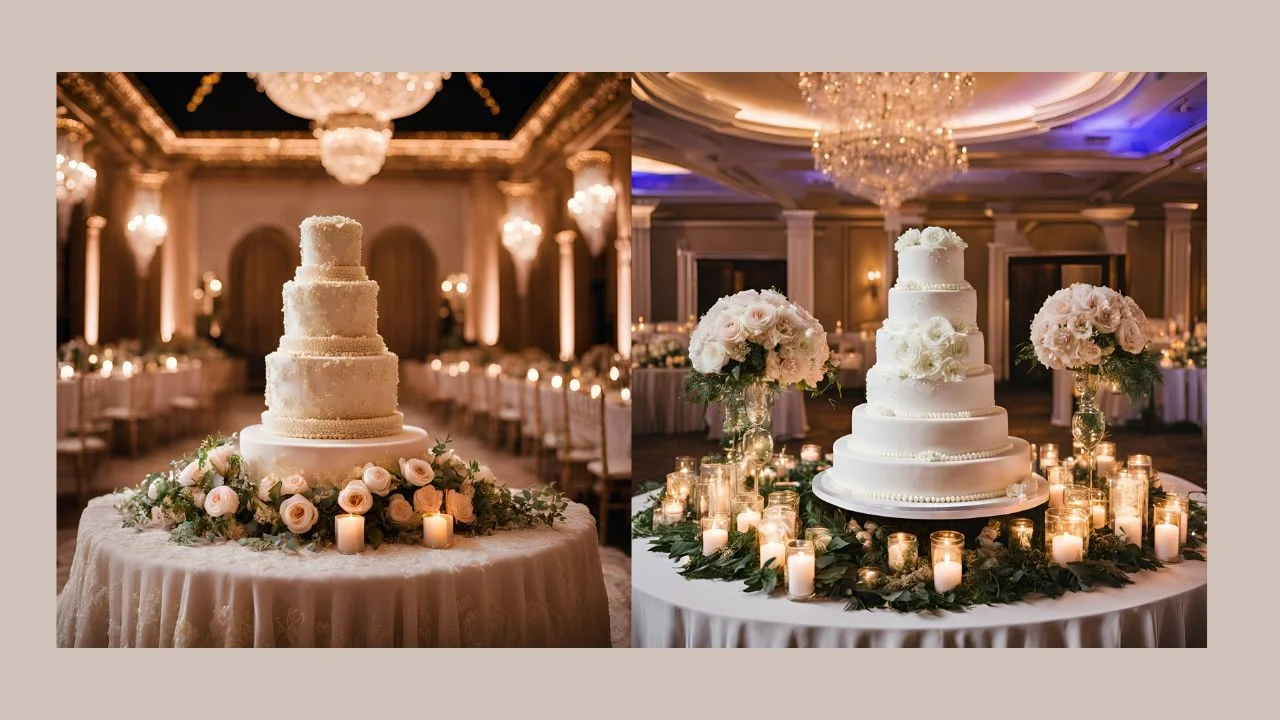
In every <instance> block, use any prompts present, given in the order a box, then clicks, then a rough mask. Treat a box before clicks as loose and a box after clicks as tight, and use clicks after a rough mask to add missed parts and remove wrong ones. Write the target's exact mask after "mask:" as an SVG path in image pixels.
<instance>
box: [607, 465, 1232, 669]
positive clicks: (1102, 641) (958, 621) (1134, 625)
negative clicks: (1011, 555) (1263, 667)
mask: <svg viewBox="0 0 1280 720" xmlns="http://www.w3.org/2000/svg"><path fill="white" fill-rule="evenodd" d="M1161 477H1162V478H1163V479H1164V483H1165V487H1166V488H1168V489H1171V490H1175V489H1176V490H1178V491H1179V492H1186V491H1187V490H1188V489H1196V488H1195V486H1193V485H1191V484H1190V483H1188V482H1186V481H1185V480H1182V479H1181V478H1176V477H1174V476H1171V475H1168V474H1165V473H1161ZM646 497H647V496H639V497H637V498H635V500H634V503H633V511H637V512H638V511H639V510H640V509H641V508H642V507H643V506H644V502H645V499H646ZM631 543H632V545H631V558H632V566H631V572H632V603H631V612H632V622H631V627H632V646H633V647H1205V646H1206V645H1207V619H1206V612H1207V611H1206V608H1207V598H1208V563H1207V562H1200V561H1195V560H1188V561H1184V562H1182V563H1179V564H1175V565H1169V566H1166V567H1165V568H1162V569H1160V570H1158V571H1155V572H1150V571H1148V572H1142V573H1139V574H1137V575H1135V576H1131V577H1132V578H1133V580H1134V583H1133V584H1132V585H1128V586H1126V587H1123V588H1110V587H1098V588H1094V589H1093V590H1091V591H1089V592H1078V593H1067V594H1065V595H1063V596H1062V597H1060V598H1036V599H1032V600H1029V601H1024V602H1018V603H1011V604H1007V605H994V606H979V607H972V608H969V609H967V610H966V611H965V612H948V611H942V612H938V613H934V614H929V613H900V612H897V611H895V610H888V609H876V610H860V611H852V612H850V611H845V610H844V605H843V603H841V602H838V601H828V600H816V601H812V602H791V601H789V600H787V599H786V598H784V597H783V596H781V595H775V596H765V595H763V594H760V593H745V592H743V590H742V583H737V582H734V583H730V582H723V581H718V580H686V579H684V578H683V577H681V576H680V575H678V574H677V572H676V571H677V566H676V565H675V563H674V562H673V561H671V560H670V559H668V558H667V557H666V555H665V554H663V553H655V552H650V551H649V540H648V539H647V538H636V539H634V540H632V541H631ZM922 552H923V551H922Z"/></svg>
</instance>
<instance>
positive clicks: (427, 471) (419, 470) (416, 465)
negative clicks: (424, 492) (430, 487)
mask: <svg viewBox="0 0 1280 720" xmlns="http://www.w3.org/2000/svg"><path fill="white" fill-rule="evenodd" d="M400 474H401V475H404V480H405V482H407V483H409V484H410V485H412V486H414V487H422V486H423V485H426V484H428V483H430V482H431V481H432V480H434V479H435V477H436V471H435V470H432V469H431V463H429V462H427V461H425V460H419V459H418V458H409V459H407V460H406V459H405V458H400Z"/></svg>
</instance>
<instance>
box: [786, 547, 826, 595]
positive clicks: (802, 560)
mask: <svg viewBox="0 0 1280 720" xmlns="http://www.w3.org/2000/svg"><path fill="white" fill-rule="evenodd" d="M783 567H784V569H785V571H786V575H787V598H788V599H789V600H808V599H810V598H812V597H813V589H814V575H815V574H816V573H817V568H818V557H817V553H815V552H814V548H813V543H812V542H810V541H808V540H792V541H790V542H788V543H787V553H786V561H785V562H784V563H783Z"/></svg>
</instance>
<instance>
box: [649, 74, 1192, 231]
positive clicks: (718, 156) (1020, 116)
mask: <svg viewBox="0 0 1280 720" xmlns="http://www.w3.org/2000/svg"><path fill="white" fill-rule="evenodd" d="M632 91H633V95H634V97H635V99H636V108H635V116H634V132H633V138H634V140H633V153H634V154H635V155H636V156H637V161H636V163H635V168H636V169H635V170H634V172H633V186H634V191H633V192H634V194H635V196H636V197H638V198H642V197H651V198H660V199H662V200H663V201H664V202H677V203H678V202H683V203H721V202H757V203H759V202H764V203H776V204H778V205H781V206H782V207H811V208H823V207H832V206H839V205H859V204H868V203H865V202H864V201H862V200H860V199H857V198H852V197H850V196H848V195H847V194H844V193H842V192H840V191H837V190H836V189H835V188H834V187H833V186H832V185H831V184H830V183H828V182H827V181H826V179H825V178H823V177H822V175H821V173H818V172H816V171H815V170H814V169H813V160H812V156H811V155H810V152H809V144H810V142H811V139H812V133H813V129H814V127H815V123H814V121H813V118H811V117H810V116H809V115H808V114H807V110H806V108H805V104H804V101H803V98H802V96H801V94H800V91H799V88H798V74H797V73H636V74H635V75H634V76H633V83H632ZM975 91H976V92H975V97H974V101H973V104H972V105H971V106H970V107H969V108H967V109H966V110H965V111H964V112H962V113H960V114H958V115H957V116H956V117H954V118H952V123H953V127H954V132H955V136H956V138H957V141H958V142H959V143H960V144H962V145H965V146H966V147H967V148H968V151H969V155H970V170H969V172H968V173H966V174H964V175H962V176H958V177H956V178H954V179H953V180H951V181H949V182H947V183H946V184H944V185H941V186H939V187H937V188H935V189H934V190H932V191H931V192H930V193H929V194H928V195H927V196H926V197H925V198H923V200H924V201H925V202H930V201H933V202H967V201H972V200H975V199H978V200H1088V201H1093V202H1136V201H1142V200H1161V199H1189V200H1197V199H1203V198H1204V197H1205V193H1206V185H1207V181H1206V177H1207V164H1208V163H1207V155H1208V152H1207V147H1208V140H1207V82H1206V75H1205V74H1204V73H1103V72H1092V73H976V78H975ZM647 160H651V161H656V162H659V163H665V164H666V165H667V166H666V167H662V166H653V165H648V166H647V165H646V164H645V161H647Z"/></svg>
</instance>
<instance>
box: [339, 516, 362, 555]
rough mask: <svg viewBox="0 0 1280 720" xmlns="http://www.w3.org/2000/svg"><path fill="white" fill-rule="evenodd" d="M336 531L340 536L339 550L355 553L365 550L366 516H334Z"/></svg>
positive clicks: (348, 553)
mask: <svg viewBox="0 0 1280 720" xmlns="http://www.w3.org/2000/svg"><path fill="white" fill-rule="evenodd" d="M334 531H335V534H336V535H337V538H338V552H340V553H342V554H343V555H354V554H356V553H361V552H364V516H363V515H355V514H345V515H339V516H337V517H336V518H334Z"/></svg>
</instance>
